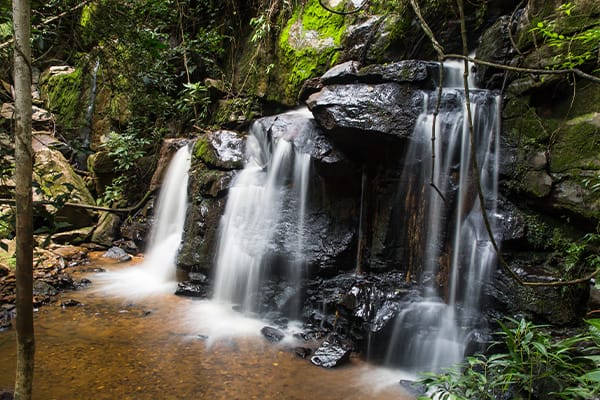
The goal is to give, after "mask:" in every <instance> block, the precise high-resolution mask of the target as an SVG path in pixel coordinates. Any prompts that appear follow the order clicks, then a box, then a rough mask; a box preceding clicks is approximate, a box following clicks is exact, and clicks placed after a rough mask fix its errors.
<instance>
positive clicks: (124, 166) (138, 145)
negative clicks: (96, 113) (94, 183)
mask: <svg viewBox="0 0 600 400" xmlns="http://www.w3.org/2000/svg"><path fill="white" fill-rule="evenodd" d="M155 141H156V139H155V138H154V137H153V136H147V135H144V134H143V133H142V131H140V130H138V129H136V128H135V127H134V126H133V125H130V126H129V127H128V128H127V129H126V130H125V132H123V133H117V132H111V133H110V135H109V137H108V140H107V141H106V142H105V143H103V144H102V148H103V149H104V150H105V151H107V152H108V155H109V156H110V157H111V158H112V160H113V161H114V162H115V171H116V172H117V173H118V175H117V176H116V177H115V178H114V179H113V181H112V183H111V185H109V186H108V187H107V188H106V189H105V191H104V193H103V199H102V200H103V202H104V203H105V204H111V203H115V202H117V201H119V200H121V199H122V198H123V194H124V193H125V192H126V188H127V185H128V184H129V182H130V179H128V176H130V175H132V174H134V173H135V175H138V174H137V172H140V171H138V170H137V161H138V160H139V159H140V158H142V157H144V156H145V155H146V153H147V151H148V145H150V144H152V143H153V142H155Z"/></svg>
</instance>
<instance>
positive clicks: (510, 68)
mask: <svg viewBox="0 0 600 400" xmlns="http://www.w3.org/2000/svg"><path fill="white" fill-rule="evenodd" d="M411 1H412V0H411ZM443 58H444V60H448V59H451V58H454V59H460V60H466V61H469V62H472V63H474V64H480V65H486V66H488V67H494V68H498V69H504V70H507V71H515V72H525V73H529V74H539V75H565V74H575V75H577V76H579V77H581V78H584V79H587V80H590V81H592V82H595V83H600V77H597V76H594V75H590V74H588V73H585V72H583V71H582V70H580V69H577V68H570V69H540V68H525V67H513V66H512V65H505V64H498V63H495V62H491V61H485V60H480V59H477V58H472V57H469V56H467V55H464V54H444V55H443Z"/></svg>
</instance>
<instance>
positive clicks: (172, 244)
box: [102, 145, 191, 297]
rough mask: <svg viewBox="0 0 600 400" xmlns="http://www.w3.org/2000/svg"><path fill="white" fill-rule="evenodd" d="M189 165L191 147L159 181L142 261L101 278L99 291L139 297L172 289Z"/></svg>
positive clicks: (180, 153) (182, 151)
mask: <svg viewBox="0 0 600 400" xmlns="http://www.w3.org/2000/svg"><path fill="white" fill-rule="evenodd" d="M190 164H191V146H189V145H187V146H183V147H182V148H180V149H179V150H178V151H177V153H175V155H174V156H173V159H172V160H171V163H170V164H169V168H168V169H167V172H166V174H165V177H164V179H163V185H162V187H161V190H160V194H159V197H158V201H157V206H156V212H155V214H154V220H155V223H154V224H153V226H152V230H151V232H150V235H149V242H148V247H147V249H148V250H147V252H146V255H145V257H144V262H143V263H141V264H140V265H138V266H135V267H133V268H130V269H127V270H125V271H119V272H114V273H110V274H106V275H102V277H103V279H104V280H105V281H106V283H107V285H105V286H104V288H103V291H105V292H108V293H113V294H116V295H125V296H128V297H139V296H144V295H150V294H153V293H157V292H167V293H169V292H170V293H172V292H173V291H174V290H175V288H176V286H177V281H176V269H175V260H176V256H177V252H178V250H179V245H180V243H181V238H182V235H183V228H184V224H185V216H186V211H187V207H188V203H187V201H188V200H187V199H188V195H187V190H188V171H189V169H190Z"/></svg>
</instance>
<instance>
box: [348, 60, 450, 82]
mask: <svg viewBox="0 0 600 400" xmlns="http://www.w3.org/2000/svg"><path fill="white" fill-rule="evenodd" d="M438 69H439V64H437V63H433V62H427V61H420V60H404V61H398V62H393V63H388V64H371V65H368V66H366V67H364V68H361V69H360V71H359V72H358V76H359V77H360V80H361V81H362V82H367V83H384V82H396V83H417V84H419V85H420V86H422V87H423V88H428V89H433V88H434V87H435V84H434V82H435V81H436V80H437V78H438V74H439V72H438Z"/></svg>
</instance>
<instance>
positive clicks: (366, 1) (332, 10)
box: [319, 0, 369, 15]
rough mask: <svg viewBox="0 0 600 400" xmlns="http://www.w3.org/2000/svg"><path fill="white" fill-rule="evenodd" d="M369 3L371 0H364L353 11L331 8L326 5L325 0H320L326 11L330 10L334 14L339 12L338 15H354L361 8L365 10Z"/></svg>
mask: <svg viewBox="0 0 600 400" xmlns="http://www.w3.org/2000/svg"><path fill="white" fill-rule="evenodd" d="M367 4H369V0H364V1H363V2H362V4H361V6H360V7H358V8H355V9H354V10H352V11H336V10H334V9H332V8H329V7H328V6H326V5H325V3H323V0H319V5H320V6H321V7H323V8H324V9H325V10H326V11H329V12H330V13H332V14H337V15H352V14H356V13H357V12H360V11H361V10H363V9H364V8H365V7H366V6H367Z"/></svg>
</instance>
